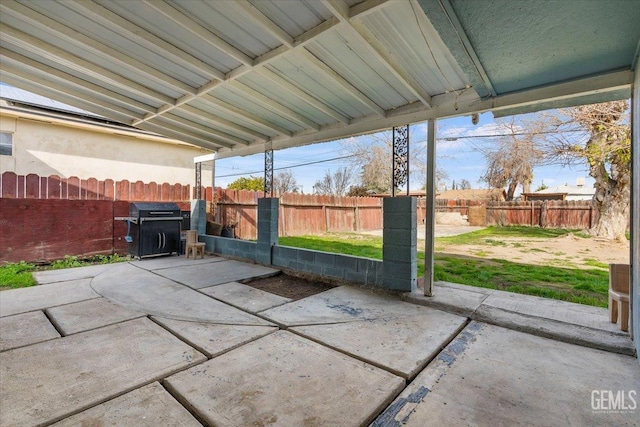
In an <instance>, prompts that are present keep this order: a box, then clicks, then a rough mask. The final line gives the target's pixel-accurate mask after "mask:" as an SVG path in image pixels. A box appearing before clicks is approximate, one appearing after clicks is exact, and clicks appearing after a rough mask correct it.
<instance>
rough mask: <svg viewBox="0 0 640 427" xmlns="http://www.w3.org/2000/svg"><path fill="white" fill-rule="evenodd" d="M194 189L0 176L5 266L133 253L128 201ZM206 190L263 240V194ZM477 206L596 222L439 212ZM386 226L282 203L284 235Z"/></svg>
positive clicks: (566, 223)
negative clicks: (128, 233)
mask: <svg viewBox="0 0 640 427" xmlns="http://www.w3.org/2000/svg"><path fill="white" fill-rule="evenodd" d="M190 190H191V187H190V186H189V185H181V184H168V183H162V184H158V183H155V182H151V183H143V182H141V181H136V182H129V181H127V180H123V181H113V180H110V179H107V180H104V181H100V180H97V179H95V178H89V179H86V180H82V179H78V178H77V177H70V178H66V179H65V178H60V177H58V176H55V175H54V176H49V177H39V176H37V175H26V176H21V175H16V174H15V173H12V172H5V173H4V174H2V175H1V176H0V195H1V196H2V197H1V198H0V262H1V261H20V260H21V259H24V260H30V261H32V260H39V259H43V260H51V259H56V258H62V257H63V256H64V255H79V256H89V255H95V254H109V253H113V252H114V251H115V252H118V253H126V250H127V248H126V243H125V242H124V241H123V238H124V235H125V234H126V224H125V223H124V222H119V221H114V220H113V217H115V216H127V214H128V203H127V202H128V201H173V202H178V203H179V205H181V208H182V209H183V210H189V203H188V201H189V200H190V199H191V198H192V197H191V194H190ZM201 191H202V192H201V194H202V196H203V198H206V200H207V201H208V203H207V205H208V209H207V212H208V215H207V216H208V219H209V220H212V221H216V222H219V223H221V224H222V225H225V226H229V225H233V226H235V231H236V235H237V236H238V237H240V238H243V239H256V237H257V232H256V228H257V227H256V225H257V204H258V198H259V197H262V196H263V193H262V192H254V191H245V190H240V191H238V190H228V189H227V190H223V189H220V188H216V191H215V200H213V199H214V191H213V189H212V188H211V187H206V188H204V187H203V188H202V189H201ZM470 208H473V209H475V211H474V213H475V215H474V222H475V223H477V225H484V224H486V225H534V226H535V225H542V226H547V227H562V228H590V226H591V224H592V221H593V219H594V212H593V207H592V205H591V202H590V201H583V202H566V201H564V202H562V201H553V202H551V201H550V202H546V203H545V204H542V203H541V202H533V203H532V202H481V201H469V200H437V201H436V211H437V212H458V213H460V214H461V215H469V211H470ZM485 210H486V214H485ZM425 211H426V207H425V200H424V199H420V200H419V201H418V212H417V217H418V223H422V221H423V219H424V217H425ZM476 216H477V217H478V218H476ZM485 219H486V221H485ZM380 228H382V199H381V198H377V197H334V196H321V195H311V194H284V195H282V197H281V198H280V218H279V229H280V235H284V236H292V235H301V234H322V233H325V232H348V231H361V230H371V229H380Z"/></svg>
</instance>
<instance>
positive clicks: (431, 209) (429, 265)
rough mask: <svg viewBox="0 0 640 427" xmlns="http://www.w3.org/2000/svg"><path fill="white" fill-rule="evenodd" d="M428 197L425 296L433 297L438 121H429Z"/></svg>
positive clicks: (425, 218)
mask: <svg viewBox="0 0 640 427" xmlns="http://www.w3.org/2000/svg"><path fill="white" fill-rule="evenodd" d="M426 187H427V197H426V200H425V211H424V228H425V236H424V239H425V240H424V295H425V296H428V297H430V296H433V255H434V241H435V223H436V218H435V217H436V121H435V119H429V125H428V135H427V183H426Z"/></svg>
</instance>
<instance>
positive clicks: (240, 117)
mask: <svg viewBox="0 0 640 427" xmlns="http://www.w3.org/2000/svg"><path fill="white" fill-rule="evenodd" d="M0 23H1V48H0V55H1V57H0V59H1V65H0V80H1V81H2V82H4V83H7V84H11V85H14V86H17V87H21V88H23V89H26V90H29V91H32V92H35V93H38V94H41V95H44V96H48V97H50V98H53V99H55V100H59V101H61V102H64V103H67V104H70V105H73V106H76V107H79V108H82V109H85V110H87V111H91V112H93V113H96V114H100V115H102V116H104V117H106V118H108V119H111V120H114V121H118V122H121V123H125V124H129V125H132V126H135V127H138V128H140V129H144V130H147V131H152V132H156V133H159V134H162V135H165V136H167V137H171V138H176V139H180V140H183V141H185V142H188V143H191V144H194V145H197V146H200V147H203V148H206V149H210V150H213V151H217V152H218V157H229V156H234V155H246V154H252V153H256V152H261V151H264V149H265V145H266V146H267V147H268V148H271V147H272V148H273V149H279V148H285V147H291V146H297V145H303V144H308V143H312V142H319V141H326V140H331V139H337V138H341V137H346V136H349V135H355V134H361V133H366V132H372V131H376V130H379V129H384V128H389V127H392V126H397V125H403V124H407V123H412V122H417V121H422V120H426V119H429V118H440V117H448V116H453V115H460V114H465V113H470V112H475V111H486V110H493V111H494V112H496V114H498V115H499V114H503V115H504V114H511V113H517V112H526V111H533V110H537V109H542V108H549V107H557V106H564V105H572V104H576V103H580V102H595V101H604V100H609V99H620V98H627V97H629V96H630V92H629V88H630V84H631V82H632V79H633V73H632V70H633V69H634V67H635V66H636V65H637V64H636V62H637V57H638V48H639V46H640V44H639V42H640V0H564V1H562V0H558V1H546V0H545V1H542V0H538V1H536V0H529V1H520V0H387V1H385V0H366V1H360V0H306V1H296V0H208V1H205V0H167V1H161V0H95V1H90V0H65V1H53V0H51V1H36V0H20V1H14V0H0Z"/></svg>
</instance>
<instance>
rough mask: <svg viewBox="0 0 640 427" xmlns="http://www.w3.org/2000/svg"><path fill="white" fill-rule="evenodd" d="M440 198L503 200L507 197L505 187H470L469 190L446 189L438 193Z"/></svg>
mask: <svg viewBox="0 0 640 427" xmlns="http://www.w3.org/2000/svg"><path fill="white" fill-rule="evenodd" d="M436 198H438V199H449V200H492V201H493V200H495V201H501V200H504V199H505V198H506V193H505V191H504V190H503V189H499V188H492V189H468V190H446V191H440V192H438V193H437V194H436Z"/></svg>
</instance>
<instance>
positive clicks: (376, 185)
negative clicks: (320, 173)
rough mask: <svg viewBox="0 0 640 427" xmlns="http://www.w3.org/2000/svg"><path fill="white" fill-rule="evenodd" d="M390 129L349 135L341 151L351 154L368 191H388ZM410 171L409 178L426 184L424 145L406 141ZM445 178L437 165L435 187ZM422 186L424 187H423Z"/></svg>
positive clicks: (362, 182) (389, 176)
mask: <svg viewBox="0 0 640 427" xmlns="http://www.w3.org/2000/svg"><path fill="white" fill-rule="evenodd" d="M391 135H392V134H391V131H388V132H384V133H378V134H373V135H366V136H363V137H359V138H351V139H349V140H347V141H345V143H344V145H343V147H344V150H345V151H346V152H347V153H349V154H351V155H352V156H353V165H354V166H356V167H358V168H359V169H360V182H361V184H362V186H363V187H365V188H366V189H367V190H368V191H371V192H374V193H388V192H390V191H391V169H392V166H393V165H392V153H393V142H392V140H391V137H392V136H391ZM409 148H410V149H409V171H410V174H411V177H410V179H411V180H417V181H416V182H420V183H425V181H426V176H427V162H426V150H425V147H424V145H423V144H416V143H413V144H412V143H411V142H410V143H409ZM447 178H448V175H447V173H446V172H445V171H443V170H441V169H440V168H436V181H437V182H436V187H439V186H440V184H441V183H442V182H443V181H444V180H445V179H447ZM423 188H424V186H423Z"/></svg>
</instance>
